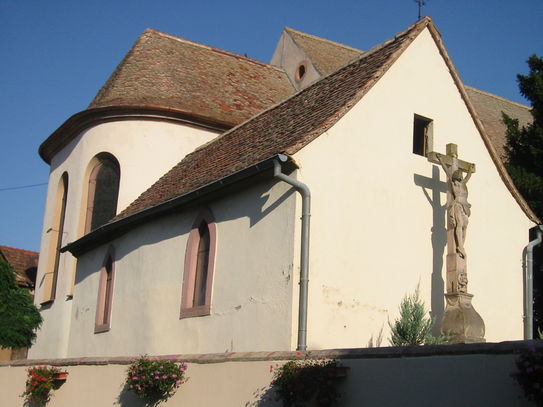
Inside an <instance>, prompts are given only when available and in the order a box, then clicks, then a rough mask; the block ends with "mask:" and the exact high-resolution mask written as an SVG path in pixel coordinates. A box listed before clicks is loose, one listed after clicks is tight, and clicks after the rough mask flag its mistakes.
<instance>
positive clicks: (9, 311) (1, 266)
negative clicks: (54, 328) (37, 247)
mask: <svg viewBox="0 0 543 407" xmlns="http://www.w3.org/2000/svg"><path fill="white" fill-rule="evenodd" d="M41 323H42V317H41V315H40V312H39V311H38V309H37V308H36V306H35V305H34V303H33V301H32V296H31V295H30V293H29V292H28V290H27V289H25V288H21V287H19V286H18V285H17V281H16V280H15V270H13V268H12V267H11V266H10V265H9V264H8V263H7V262H6V261H5V260H4V259H2V258H1V257H0V347H2V348H16V349H17V348H27V347H30V345H32V342H33V340H34V339H35V338H36V331H37V330H38V328H39V327H40V326H41Z"/></svg>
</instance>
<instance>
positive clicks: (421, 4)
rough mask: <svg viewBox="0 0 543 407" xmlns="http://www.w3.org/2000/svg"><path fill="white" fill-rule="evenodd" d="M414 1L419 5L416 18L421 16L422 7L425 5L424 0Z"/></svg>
mask: <svg viewBox="0 0 543 407" xmlns="http://www.w3.org/2000/svg"><path fill="white" fill-rule="evenodd" d="M414 2H415V3H417V4H418V5H419V17H418V20H420V19H421V18H422V7H423V6H425V5H426V2H425V1H424V0H414Z"/></svg>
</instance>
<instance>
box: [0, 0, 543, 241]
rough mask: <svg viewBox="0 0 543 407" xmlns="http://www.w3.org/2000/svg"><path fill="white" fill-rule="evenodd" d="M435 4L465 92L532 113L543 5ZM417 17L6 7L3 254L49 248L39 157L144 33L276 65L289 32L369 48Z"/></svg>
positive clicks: (137, 5) (19, 1) (325, 8)
mask: <svg viewBox="0 0 543 407" xmlns="http://www.w3.org/2000/svg"><path fill="white" fill-rule="evenodd" d="M425 2H426V5H425V6H424V7H423V12H422V14H423V15H424V16H430V17H431V18H432V19H433V21H434V23H435V25H436V26H437V28H438V30H439V31H440V33H441V35H442V39H443V41H444V44H445V47H446V48H447V50H448V52H449V55H450V57H451V58H452V61H453V63H454V64H455V66H456V68H457V70H458V71H459V73H460V77H461V78H462V80H463V81H464V83H465V84H467V85H470V86H473V87H476V88H479V89H482V90H485V91H487V92H491V93H494V94H497V95H499V96H502V97H505V98H508V99H511V100H513V101H516V102H519V103H524V104H527V103H528V102H527V101H526V100H525V99H524V98H523V97H522V96H521V95H520V94H519V92H518V87H517V82H516V75H517V74H518V73H521V74H526V73H527V72H528V68H527V65H526V60H527V58H528V57H529V56H530V55H532V54H537V55H539V56H543V0H518V1H505V0H454V1H452V0H426V1H425ZM417 14H418V6H417V4H416V2H415V1H414V0H379V1H375V0H371V1H370V0H336V1H335V2H333V1H330V0H313V1H306V0H289V1H283V0H275V1H271V2H270V1H259V0H252V1H247V0H243V1H242V0H229V1H224V0H223V1H219V0H217V1H215V0H202V1H186V0H154V1H140V0H131V1H125V0H108V1H105V0H93V1H77V0H70V1H64V0H62V1H61V0H58V1H57V0H47V1H46V0H0V27H1V29H2V34H1V35H0V58H1V59H0V61H1V62H0V141H1V143H0V157H1V159H0V174H1V175H0V245H7V246H12V247H18V248H23V249H27V250H36V251H38V250H39V248H40V240H41V235H42V233H43V232H42V223H43V213H44V209H45V199H46V192H47V190H46V188H47V187H46V185H44V184H45V183H47V181H48V175H49V167H48V165H47V164H46V163H45V162H43V161H42V160H41V158H40V157H39V155H38V147H39V146H40V144H41V143H42V142H43V141H44V140H45V139H46V138H47V137H48V136H49V135H50V134H51V133H52V132H53V131H55V130H56V129H57V128H58V127H59V126H60V125H61V124H62V123H63V122H64V121H65V120H67V119H68V118H69V117H70V116H72V115H73V114H75V113H77V112H80V111H82V110H85V109H86V108H87V106H88V105H89V103H90V102H91V101H92V99H93V98H94V96H95V95H96V93H97V92H98V90H99V89H100V88H101V86H102V85H103V84H104V82H105V81H106V80H107V78H108V77H109V75H110V74H111V73H112V72H113V70H114V69H115V67H116V66H117V64H118V63H119V62H120V61H121V59H122V58H123V57H124V55H125V54H126V53H127V52H128V50H129V49H130V47H131V46H132V44H133V43H134V41H135V40H136V39H137V37H138V36H139V35H140V34H141V33H142V32H143V31H144V30H145V29H146V28H154V29H156V30H159V31H162V32H165V33H168V34H172V35H175V36H178V37H182V38H186V39H189V40H192V41H196V42H200V43H204V44H207V45H210V46H213V47H216V48H221V49H224V50H227V51H230V52H234V53H237V54H241V55H244V54H246V55H247V56H248V57H250V58H253V59H256V60H259V61H263V62H269V60H270V59H271V56H272V54H273V51H274V49H275V45H276V43H277V41H278V39H279V36H280V34H281V31H282V29H283V27H285V26H288V27H292V28H295V29H297V30H300V31H304V32H307V33H310V34H314V35H317V36H320V37H324V38H327V39H330V40H333V41H337V42H340V43H343V44H346V45H349V46H352V47H355V48H359V49H362V50H368V49H370V48H371V47H373V46H375V45H377V44H379V43H380V42H382V41H384V40H386V39H388V38H391V37H393V36H394V35H395V34H396V33H398V32H400V31H403V30H404V29H406V28H407V27H408V26H409V25H410V24H412V23H414V22H415V21H416V20H417ZM29 185H35V186H33V187H27V186H29ZM21 187H24V188H21Z"/></svg>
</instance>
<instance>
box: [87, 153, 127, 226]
mask: <svg viewBox="0 0 543 407" xmlns="http://www.w3.org/2000/svg"><path fill="white" fill-rule="evenodd" d="M91 166H92V169H91V172H90V176H89V187H88V195H87V214H86V220H85V233H89V232H91V231H92V230H94V229H96V228H98V227H100V226H102V225H104V224H105V223H107V222H108V221H109V220H111V219H112V218H113V217H114V216H115V214H116V213H117V199H118V197H119V181H120V178H121V171H120V167H119V162H118V161H117V160H116V159H115V157H113V156H112V155H111V154H107V153H102V154H99V155H97V156H96V157H94V159H93V161H92V162H91Z"/></svg>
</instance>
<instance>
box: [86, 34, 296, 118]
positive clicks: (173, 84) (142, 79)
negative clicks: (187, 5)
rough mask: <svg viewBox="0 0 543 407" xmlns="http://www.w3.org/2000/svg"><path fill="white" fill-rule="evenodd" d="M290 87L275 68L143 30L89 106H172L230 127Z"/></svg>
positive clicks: (288, 91)
mask: <svg viewBox="0 0 543 407" xmlns="http://www.w3.org/2000/svg"><path fill="white" fill-rule="evenodd" d="M293 92H294V88H293V87H292V85H291V83H290V81H289V79H288V77H287V75H286V73H285V72H284V71H283V70H281V69H279V68H277V67H274V66H272V65H268V64H265V63H262V62H258V61H254V60H252V59H249V58H246V57H243V56H240V55H235V54H232V53H229V52H226V51H223V50H219V49H216V48H212V47H208V46H206V45H202V44H198V43H195V42H191V41H187V40H184V39H181V38H177V37H174V36H171V35H168V34H164V33H161V32H158V31H155V30H151V29H147V30H145V31H144V32H143V34H142V35H141V36H140V37H139V38H138V40H137V41H136V43H135V44H134V46H133V47H132V49H131V50H130V51H129V52H128V54H127V55H126V56H125V58H124V59H123V60H122V61H121V63H120V64H119V66H117V68H116V69H115V71H114V72H113V74H112V75H111V76H110V78H109V79H108V80H107V82H106V83H105V85H104V86H103V87H102V89H101V90H100V91H99V92H98V94H97V95H96V97H95V98H94V100H93V101H92V103H91V104H90V106H89V109H92V108H98V107H105V106H112V105H114V106H153V107H163V108H172V109H180V110H183V111H185V112H188V113H192V114H194V115H196V116H198V117H205V118H208V119H212V120H214V121H217V122H220V123H227V124H229V125H231V126H234V125H236V124H239V123H241V122H242V121H244V120H246V119H248V118H250V117H252V116H254V115H255V114H257V113H259V112H261V111H262V110H264V109H265V108H267V107H269V106H271V105H273V104H275V103H277V102H279V101H281V100H283V99H285V98H286V97H288V96H290V95H291V94H292V93H293Z"/></svg>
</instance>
